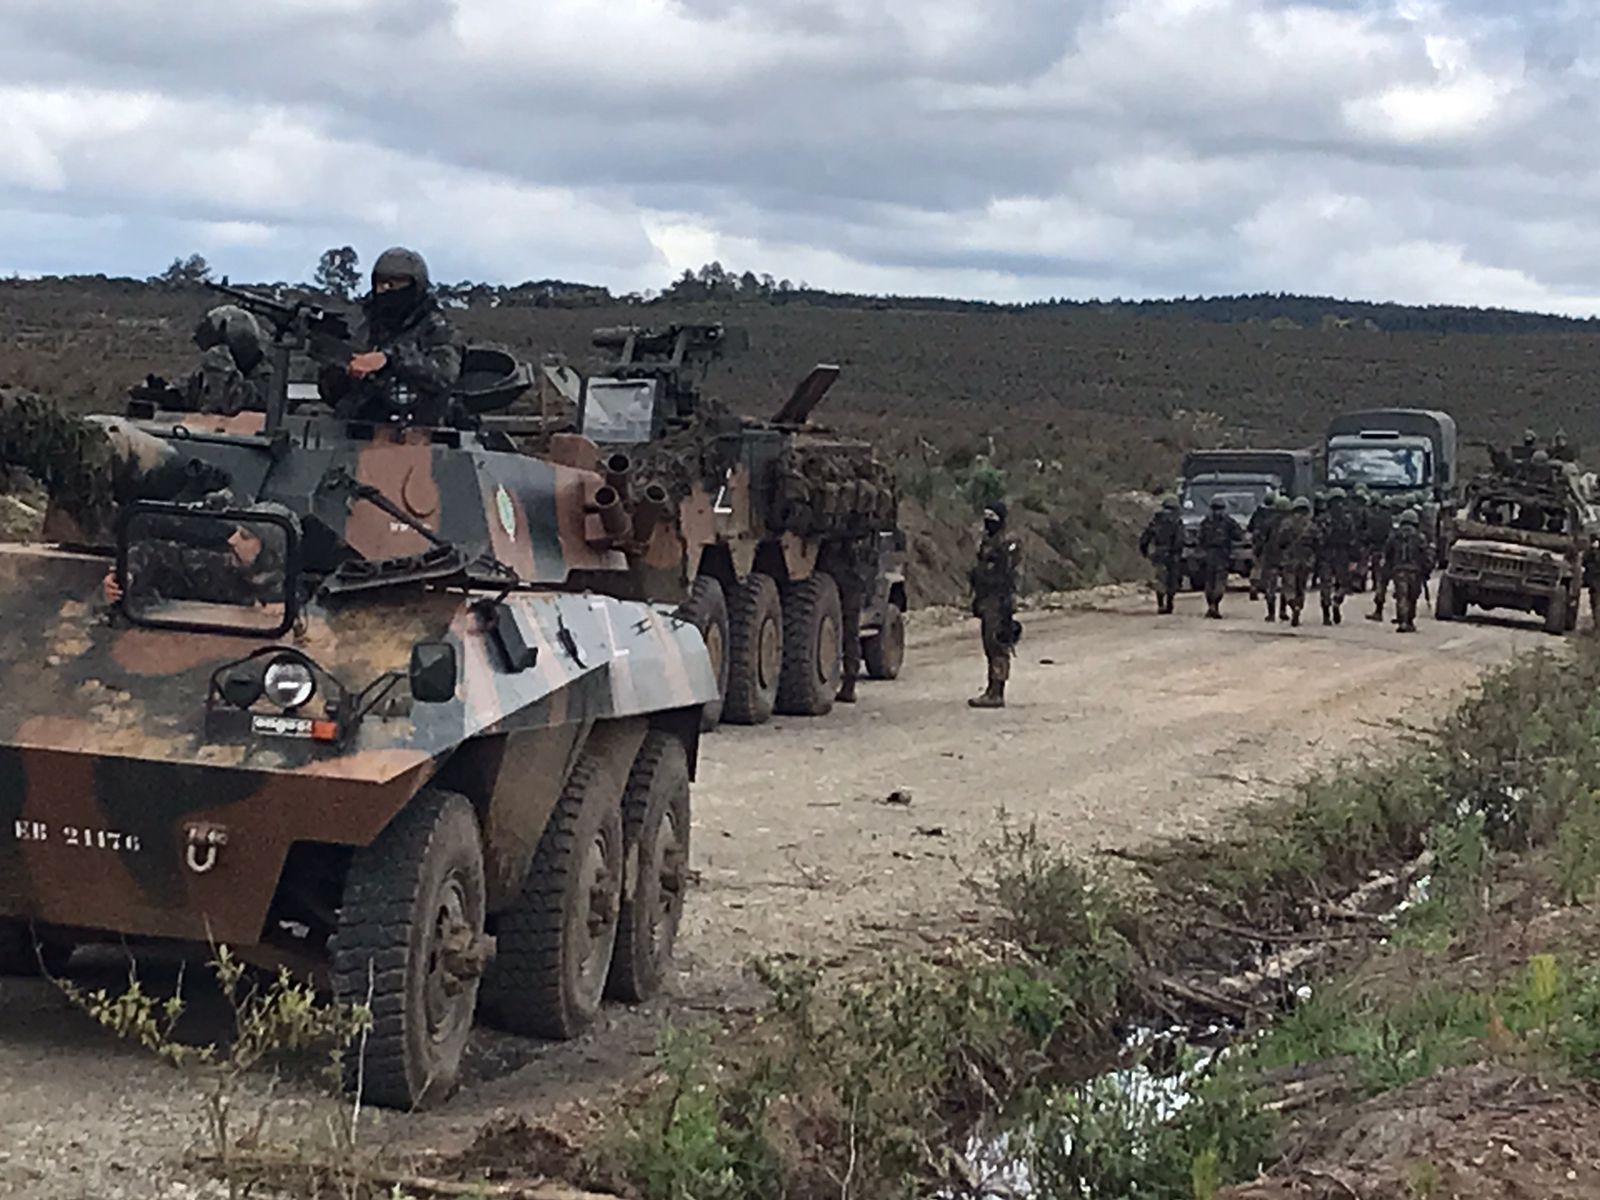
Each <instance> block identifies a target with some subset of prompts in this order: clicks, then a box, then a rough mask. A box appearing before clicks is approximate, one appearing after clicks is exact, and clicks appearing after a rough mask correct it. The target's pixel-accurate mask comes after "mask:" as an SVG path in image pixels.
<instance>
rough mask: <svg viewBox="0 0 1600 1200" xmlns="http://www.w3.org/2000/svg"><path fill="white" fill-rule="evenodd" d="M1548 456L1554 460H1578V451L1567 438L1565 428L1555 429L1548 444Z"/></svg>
mask: <svg viewBox="0 0 1600 1200" xmlns="http://www.w3.org/2000/svg"><path fill="white" fill-rule="evenodd" d="M1550 457H1551V458H1553V459H1554V460H1555V461H1556V462H1577V461H1578V451H1577V449H1576V448H1575V447H1574V446H1573V445H1572V443H1571V442H1570V441H1569V440H1568V439H1567V431H1566V430H1565V429H1558V430H1556V436H1555V440H1554V441H1553V442H1551V444H1550Z"/></svg>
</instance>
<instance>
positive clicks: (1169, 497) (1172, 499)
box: [1161, 492, 1178, 512]
mask: <svg viewBox="0 0 1600 1200" xmlns="http://www.w3.org/2000/svg"><path fill="white" fill-rule="evenodd" d="M1161 507H1162V508H1163V509H1165V510H1166V511H1168V512H1177V511H1178V498H1177V497H1176V496H1174V495H1173V494H1172V493H1171V492H1168V493H1167V494H1166V495H1165V496H1163V497H1161Z"/></svg>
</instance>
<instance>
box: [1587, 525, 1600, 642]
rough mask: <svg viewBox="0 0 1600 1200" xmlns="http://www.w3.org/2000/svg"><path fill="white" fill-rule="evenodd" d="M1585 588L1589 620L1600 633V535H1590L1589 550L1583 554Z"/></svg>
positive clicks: (1595, 630) (1596, 631)
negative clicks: (1587, 597) (1587, 596)
mask: <svg viewBox="0 0 1600 1200" xmlns="http://www.w3.org/2000/svg"><path fill="white" fill-rule="evenodd" d="M1583 586H1584V590H1586V591H1587V592H1588V593H1589V620H1590V622H1591V623H1592V628H1593V630H1594V632H1595V633H1600V533H1593V534H1590V535H1589V548H1588V549H1587V550H1585V551H1584V552H1583Z"/></svg>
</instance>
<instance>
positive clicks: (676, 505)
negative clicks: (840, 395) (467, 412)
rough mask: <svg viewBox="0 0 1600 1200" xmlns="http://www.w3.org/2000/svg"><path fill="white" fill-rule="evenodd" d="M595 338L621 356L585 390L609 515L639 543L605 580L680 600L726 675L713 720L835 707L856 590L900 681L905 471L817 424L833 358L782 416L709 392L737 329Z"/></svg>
mask: <svg viewBox="0 0 1600 1200" xmlns="http://www.w3.org/2000/svg"><path fill="white" fill-rule="evenodd" d="M592 341H593V344H594V346H595V347H596V348H597V349H598V350H600V351H602V352H604V353H605V354H606V355H607V356H608V361H607V362H606V364H605V366H604V367H603V368H602V369H601V370H599V371H598V372H596V373H595V374H593V375H590V376H588V377H587V378H584V379H583V380H582V383H581V387H579V388H578V389H576V397H575V398H576V407H577V413H576V427H577V429H578V431H579V432H580V433H581V435H582V437H583V439H584V441H585V442H586V443H591V444H594V445H596V446H598V447H600V449H601V453H602V455H603V456H604V462H603V463H602V464H601V469H602V470H603V471H604V472H605V473H606V475H607V479H608V482H609V483H610V484H611V488H610V490H609V492H607V493H605V494H604V495H603V496H602V499H601V506H602V509H603V513H602V516H603V519H604V520H606V521H607V522H609V524H608V528H612V529H614V530H615V531H616V533H617V535H618V537H619V539H621V543H622V544H626V545H628V546H629V547H630V549H631V550H632V551H633V553H632V555H631V557H630V558H629V563H630V567H631V571H630V576H629V578H628V580H627V582H626V590H624V591H615V590H614V588H615V581H607V582H605V583H597V585H596V586H600V587H604V588H606V589H607V590H613V594H619V595H629V596H633V597H635V598H645V597H648V598H651V599H657V600H666V601H670V602H673V603H678V604H681V605H683V610H684V612H685V613H686V614H688V615H689V616H690V618H691V619H692V620H693V621H694V622H695V624H696V625H697V626H698V627H699V628H700V630H701V632H702V634H703V635H704V638H705V641H706V645H707V647H708V648H709V650H710V653H711V657H712V661H713V664H714V666H715V670H716V674H717V680H718V685H719V692H720V698H721V704H720V709H719V707H718V706H717V705H713V706H711V707H710V708H708V709H707V713H706V725H707V727H708V728H709V727H711V726H713V725H715V724H716V722H717V721H718V719H722V720H727V721H729V722H733V723H738V724H747V725H753V724H760V723H762V722H765V721H766V720H768V719H769V718H770V717H771V716H772V714H773V713H774V712H778V713H786V714H796V715H806V716H819V715H822V714H824V713H827V712H828V711H829V710H830V709H831V708H832V707H833V703H834V697H835V693H836V692H837V690H838V686H839V675H840V661H841V654H842V649H843V638H844V636H845V632H844V619H845V611H844V607H843V605H842V604H841V592H843V593H845V594H846V596H848V594H849V593H850V591H851V589H855V590H856V591H859V593H860V594H861V596H862V605H861V622H860V649H861V654H862V661H863V664H864V666H865V670H866V674H867V675H868V676H869V677H871V678H875V679H893V678H895V677H897V676H898V675H899V673H900V669H901V665H902V662H903V660H904V655H905V626H904V621H903V618H904V614H905V609H906V587H905V573H904V562H905V548H906V542H905V536H904V533H903V532H902V531H901V530H900V529H899V528H898V526H897V524H896V519H897V515H898V493H897V487H896V481H895V476H894V471H893V469H892V468H891V467H890V466H889V465H888V464H887V463H885V462H884V461H883V460H882V459H880V458H879V457H878V456H877V455H876V454H875V453H874V452H873V449H872V447H871V446H870V445H869V444H868V443H866V442H863V441H860V440H859V439H855V438H850V437H846V436H843V435H841V434H839V433H837V432H835V431H833V430H830V429H827V428H825V427H822V426H819V425H815V424H812V423H811V420H810V418H811V413H812V412H813V410H814V409H815V408H816V407H817V405H818V404H820V403H821V401H822V399H823V397H824V396H826V394H827V392H828V390H829V388H831V387H832V386H833V384H834V382H835V381H836V380H837V379H838V377H839V368H838V367H836V366H818V367H817V368H815V369H814V370H813V371H812V372H811V373H810V374H809V375H807V376H806V378H805V379H803V380H802V381H801V382H800V384H799V385H798V386H797V387H796V388H795V390H794V392H793V394H792V395H791V396H790V397H789V399H788V401H787V402H786V403H784V404H783V405H782V407H781V408H779V409H778V410H777V411H776V412H775V413H774V414H773V416H772V418H771V419H770V420H765V421H763V420H752V419H749V418H745V417H740V416H738V415H736V414H734V413H732V412H730V411H728V410H727V409H725V408H723V407H722V406H720V405H718V404H715V403H713V402H711V401H710V400H709V399H708V398H707V397H706V396H704V395H703V391H702V384H703V380H704V376H705V372H706V369H707V368H708V366H709V365H710V363H711V362H713V361H714V360H715V359H716V358H717V357H718V356H720V355H721V354H723V353H725V352H728V351H730V350H735V349H739V348H742V347H743V346H744V345H745V344H746V341H747V339H745V338H744V337H743V335H742V333H741V332H740V331H736V330H730V329H727V328H725V327H724V326H722V325H717V324H709V325H671V326H668V327H666V328H663V329H655V330H650V329H636V328H614V329H601V330H597V331H596V332H595V334H594V335H593V339H592Z"/></svg>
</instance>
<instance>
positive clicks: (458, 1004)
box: [329, 789, 486, 1109]
mask: <svg viewBox="0 0 1600 1200" xmlns="http://www.w3.org/2000/svg"><path fill="white" fill-rule="evenodd" d="M484 905H485V888H484V867H483V839H482V835H481V834H480V832H479V829H478V818H477V815H476V814H475V813H474V812H473V811H472V805H471V804H469V803H468V802H467V800H466V799H465V797H462V796H458V795H456V794H455V793H454V792H445V791H438V790H435V789H428V790H425V791H423V792H420V793H419V794H418V795H417V796H416V798H415V799H413V800H412V801H411V803H410V804H409V805H407V806H406V808H405V810H404V811H402V812H401V813H400V815H399V816H398V817H396V818H395V819H394V820H393V821H392V822H390V824H389V827H388V828H387V829H385V830H384V831H383V832H382V833H381V834H379V835H378V838H377V840H375V841H374V842H373V843H372V844H371V845H370V846H366V847H363V848H361V849H359V850H357V851H356V852H355V855H354V857H353V858H352V859H351V862H350V871H349V874H348V875H347V877H346V879H345V886H344V898H343V902H342V903H341V904H340V907H339V923H338V926H337V928H336V930H335V932H334V935H333V938H332V940H331V942H330V944H329V954H330V958H331V975H332V981H333V993H334V996H335V998H337V999H338V1000H340V1001H341V1002H343V1003H346V1004H370V1005H371V1010H372V1027H371V1029H370V1030H369V1031H368V1033H367V1034H366V1037H365V1043H364V1045H363V1044H362V1043H361V1042H358V1043H357V1044H356V1045H355V1046H354V1047H352V1050H351V1053H350V1054H349V1055H348V1056H347V1062H346V1064H345V1068H346V1069H345V1074H346V1079H347V1082H348V1083H349V1084H350V1085H351V1086H352V1087H354V1086H356V1085H357V1084H358V1083H359V1085H360V1090H361V1094H362V1097H363V1099H365V1100H366V1101H367V1102H368V1103H369V1104H377V1105H381V1106H383V1107H385V1108H399V1109H413V1108H425V1107H428V1106H429V1105H432V1104H437V1103H438V1102H440V1101H442V1100H444V1099H445V1098H447V1097H448V1096H449V1095H450V1093H451V1092H453V1091H454V1090H455V1087H456V1083H457V1081H458V1080H459V1078H460V1073H461V1055H462V1053H463V1051H465V1049H466V1046H467V1038H468V1037H469V1036H470V1034H471V1033H472V1018H473V1011H474V1009H475V1008H476V1002H477V994H478V983H479V976H480V974H481V971H482V953H481V952H482V950H483V949H484V948H485V946H486V943H485V942H484V940H483V929H484Z"/></svg>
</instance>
